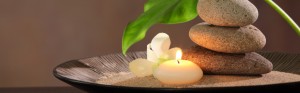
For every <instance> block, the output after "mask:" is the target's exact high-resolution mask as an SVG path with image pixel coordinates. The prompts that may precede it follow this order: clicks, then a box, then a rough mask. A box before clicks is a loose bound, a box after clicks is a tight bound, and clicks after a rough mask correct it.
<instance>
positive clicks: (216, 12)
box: [197, 0, 258, 27]
mask: <svg viewBox="0 0 300 93" xmlns="http://www.w3.org/2000/svg"><path fill="white" fill-rule="evenodd" d="M197 11H198V14H199V16H200V17H201V19H203V20H204V21H205V22H207V23H210V24H214V25H216V26H231V27H239V26H246V25H250V24H253V23H254V22H255V21H256V20H257V18H258V10H257V8H256V7H255V6H254V5H253V4H252V3H251V2H250V1H248V0H199V2H198V6H197Z"/></svg>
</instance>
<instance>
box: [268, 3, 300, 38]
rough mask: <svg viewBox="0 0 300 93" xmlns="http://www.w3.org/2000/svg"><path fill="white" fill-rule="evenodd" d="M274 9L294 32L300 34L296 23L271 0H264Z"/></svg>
mask: <svg viewBox="0 0 300 93" xmlns="http://www.w3.org/2000/svg"><path fill="white" fill-rule="evenodd" d="M265 1H266V2H267V3H268V4H269V5H270V6H271V7H272V8H273V9H275V11H277V12H278V13H279V14H280V15H281V16H282V17H283V19H284V20H285V21H287V22H288V24H289V25H290V26H291V27H292V28H293V29H294V30H295V32H296V33H297V34H298V35H299V36H300V28H299V26H298V25H297V23H296V22H295V21H294V20H293V19H292V18H291V17H290V16H289V15H288V14H287V13H286V12H285V11H284V10H283V9H281V8H280V7H279V6H278V5H277V4H276V3H275V2H274V1H273V0H265Z"/></svg>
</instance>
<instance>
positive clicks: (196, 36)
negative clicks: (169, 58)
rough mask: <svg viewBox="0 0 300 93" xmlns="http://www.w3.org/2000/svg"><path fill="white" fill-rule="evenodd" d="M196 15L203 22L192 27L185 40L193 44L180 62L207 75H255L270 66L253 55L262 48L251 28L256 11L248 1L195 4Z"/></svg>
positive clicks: (261, 36)
mask: <svg viewBox="0 0 300 93" xmlns="http://www.w3.org/2000/svg"><path fill="white" fill-rule="evenodd" d="M197 10H198V14H199V16H200V18H202V19H203V20H204V21H205V22H204V23H199V24H197V25H195V26H193V27H192V28H191V30H190V32H189V36H190V38H191V40H192V41H193V42H195V43H196V44H197V46H196V47H193V48H192V49H190V50H189V51H186V53H185V56H183V58H184V59H187V60H191V61H193V62H195V63H197V64H198V65H199V66H200V67H201V68H202V69H203V71H204V73H207V74H230V75H259V74H265V73H269V72H271V71H272V69H273V65H272V63H271V62H270V61H269V60H267V59H266V58H264V57H263V56H261V55H259V54H258V53H255V51H259V50H261V49H262V48H263V47H264V46H265V44H266V38H265V36H264V34H263V33H262V32H261V31H260V30H259V29H258V28H256V27H255V26H253V25H251V24H253V23H254V22H255V21H256V20H257V18H258V10H257V8H256V7H255V6H254V5H253V4H252V3H251V2H250V1H248V0H199V3H198V7H197Z"/></svg>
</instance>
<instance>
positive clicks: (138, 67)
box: [129, 58, 154, 77]
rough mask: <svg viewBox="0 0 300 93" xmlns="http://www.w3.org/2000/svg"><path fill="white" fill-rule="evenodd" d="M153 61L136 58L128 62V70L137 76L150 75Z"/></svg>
mask: <svg viewBox="0 0 300 93" xmlns="http://www.w3.org/2000/svg"><path fill="white" fill-rule="evenodd" d="M153 64H154V63H153V62H151V61H148V60H146V59H142V58H139V59H136V60H133V61H132V62H130V63H129V70H130V72H132V73H133V74H134V75H136V76H137V77H145V76H150V75H152V73H153Z"/></svg>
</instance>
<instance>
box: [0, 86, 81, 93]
mask: <svg viewBox="0 0 300 93" xmlns="http://www.w3.org/2000/svg"><path fill="white" fill-rule="evenodd" d="M0 93H86V92H84V91H81V90H79V89H77V88H74V87H29V88H0Z"/></svg>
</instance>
